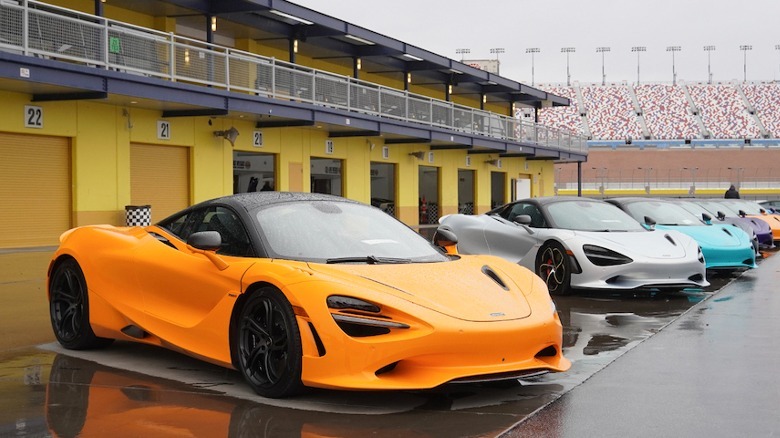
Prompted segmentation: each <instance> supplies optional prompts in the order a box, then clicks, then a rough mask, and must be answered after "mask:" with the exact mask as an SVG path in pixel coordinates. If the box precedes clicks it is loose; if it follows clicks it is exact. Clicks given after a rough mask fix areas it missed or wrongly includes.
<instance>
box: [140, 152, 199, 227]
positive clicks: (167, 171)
mask: <svg viewBox="0 0 780 438" xmlns="http://www.w3.org/2000/svg"><path fill="white" fill-rule="evenodd" d="M130 202H131V203H132V204H133V205H151V206H152V223H154V222H157V221H159V220H161V219H164V218H166V217H167V216H169V215H170V214H172V213H175V212H177V211H179V210H181V209H183V208H185V207H187V206H189V205H190V155H189V148H186V147H179V146H159V145H148V144H138V143H135V144H132V145H131V147H130Z"/></svg>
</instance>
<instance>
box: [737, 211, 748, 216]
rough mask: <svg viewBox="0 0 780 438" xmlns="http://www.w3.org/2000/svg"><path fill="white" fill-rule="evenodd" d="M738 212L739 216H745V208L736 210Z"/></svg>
mask: <svg viewBox="0 0 780 438" xmlns="http://www.w3.org/2000/svg"><path fill="white" fill-rule="evenodd" d="M737 213H738V214H739V217H745V216H747V213H745V210H740V211H738V212H737Z"/></svg>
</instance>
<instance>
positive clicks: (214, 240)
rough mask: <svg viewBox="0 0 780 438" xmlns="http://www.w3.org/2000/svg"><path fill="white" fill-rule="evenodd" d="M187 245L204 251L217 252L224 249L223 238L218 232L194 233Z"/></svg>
mask: <svg viewBox="0 0 780 438" xmlns="http://www.w3.org/2000/svg"><path fill="white" fill-rule="evenodd" d="M187 245H189V246H191V247H193V248H197V249H200V250H202V251H217V250H218V249H219V248H221V247H222V236H221V235H220V234H219V233H218V232H217V231H201V232H198V233H192V234H191V235H190V237H189V238H188V239H187Z"/></svg>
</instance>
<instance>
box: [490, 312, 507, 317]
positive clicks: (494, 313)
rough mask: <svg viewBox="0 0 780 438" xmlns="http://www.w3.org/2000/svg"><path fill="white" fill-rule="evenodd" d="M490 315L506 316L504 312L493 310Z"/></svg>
mask: <svg viewBox="0 0 780 438" xmlns="http://www.w3.org/2000/svg"><path fill="white" fill-rule="evenodd" d="M490 316H492V317H499V316H506V314H504V312H493V313H491V314H490Z"/></svg>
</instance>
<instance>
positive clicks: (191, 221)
mask: <svg viewBox="0 0 780 438" xmlns="http://www.w3.org/2000/svg"><path fill="white" fill-rule="evenodd" d="M203 214H204V210H202V209H201V210H193V211H190V212H189V213H187V214H182V215H181V216H178V217H176V218H175V219H174V220H172V221H170V222H167V223H161V224H160V226H161V227H163V228H165V229H166V230H168V231H170V232H171V233H172V234H174V235H175V236H176V237H178V238H179V239H181V240H183V241H185V242H186V241H187V238H189V237H190V234H192V233H194V232H196V231H199V230H198V229H197V226H195V223H197V222H200V218H202V216H203Z"/></svg>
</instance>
